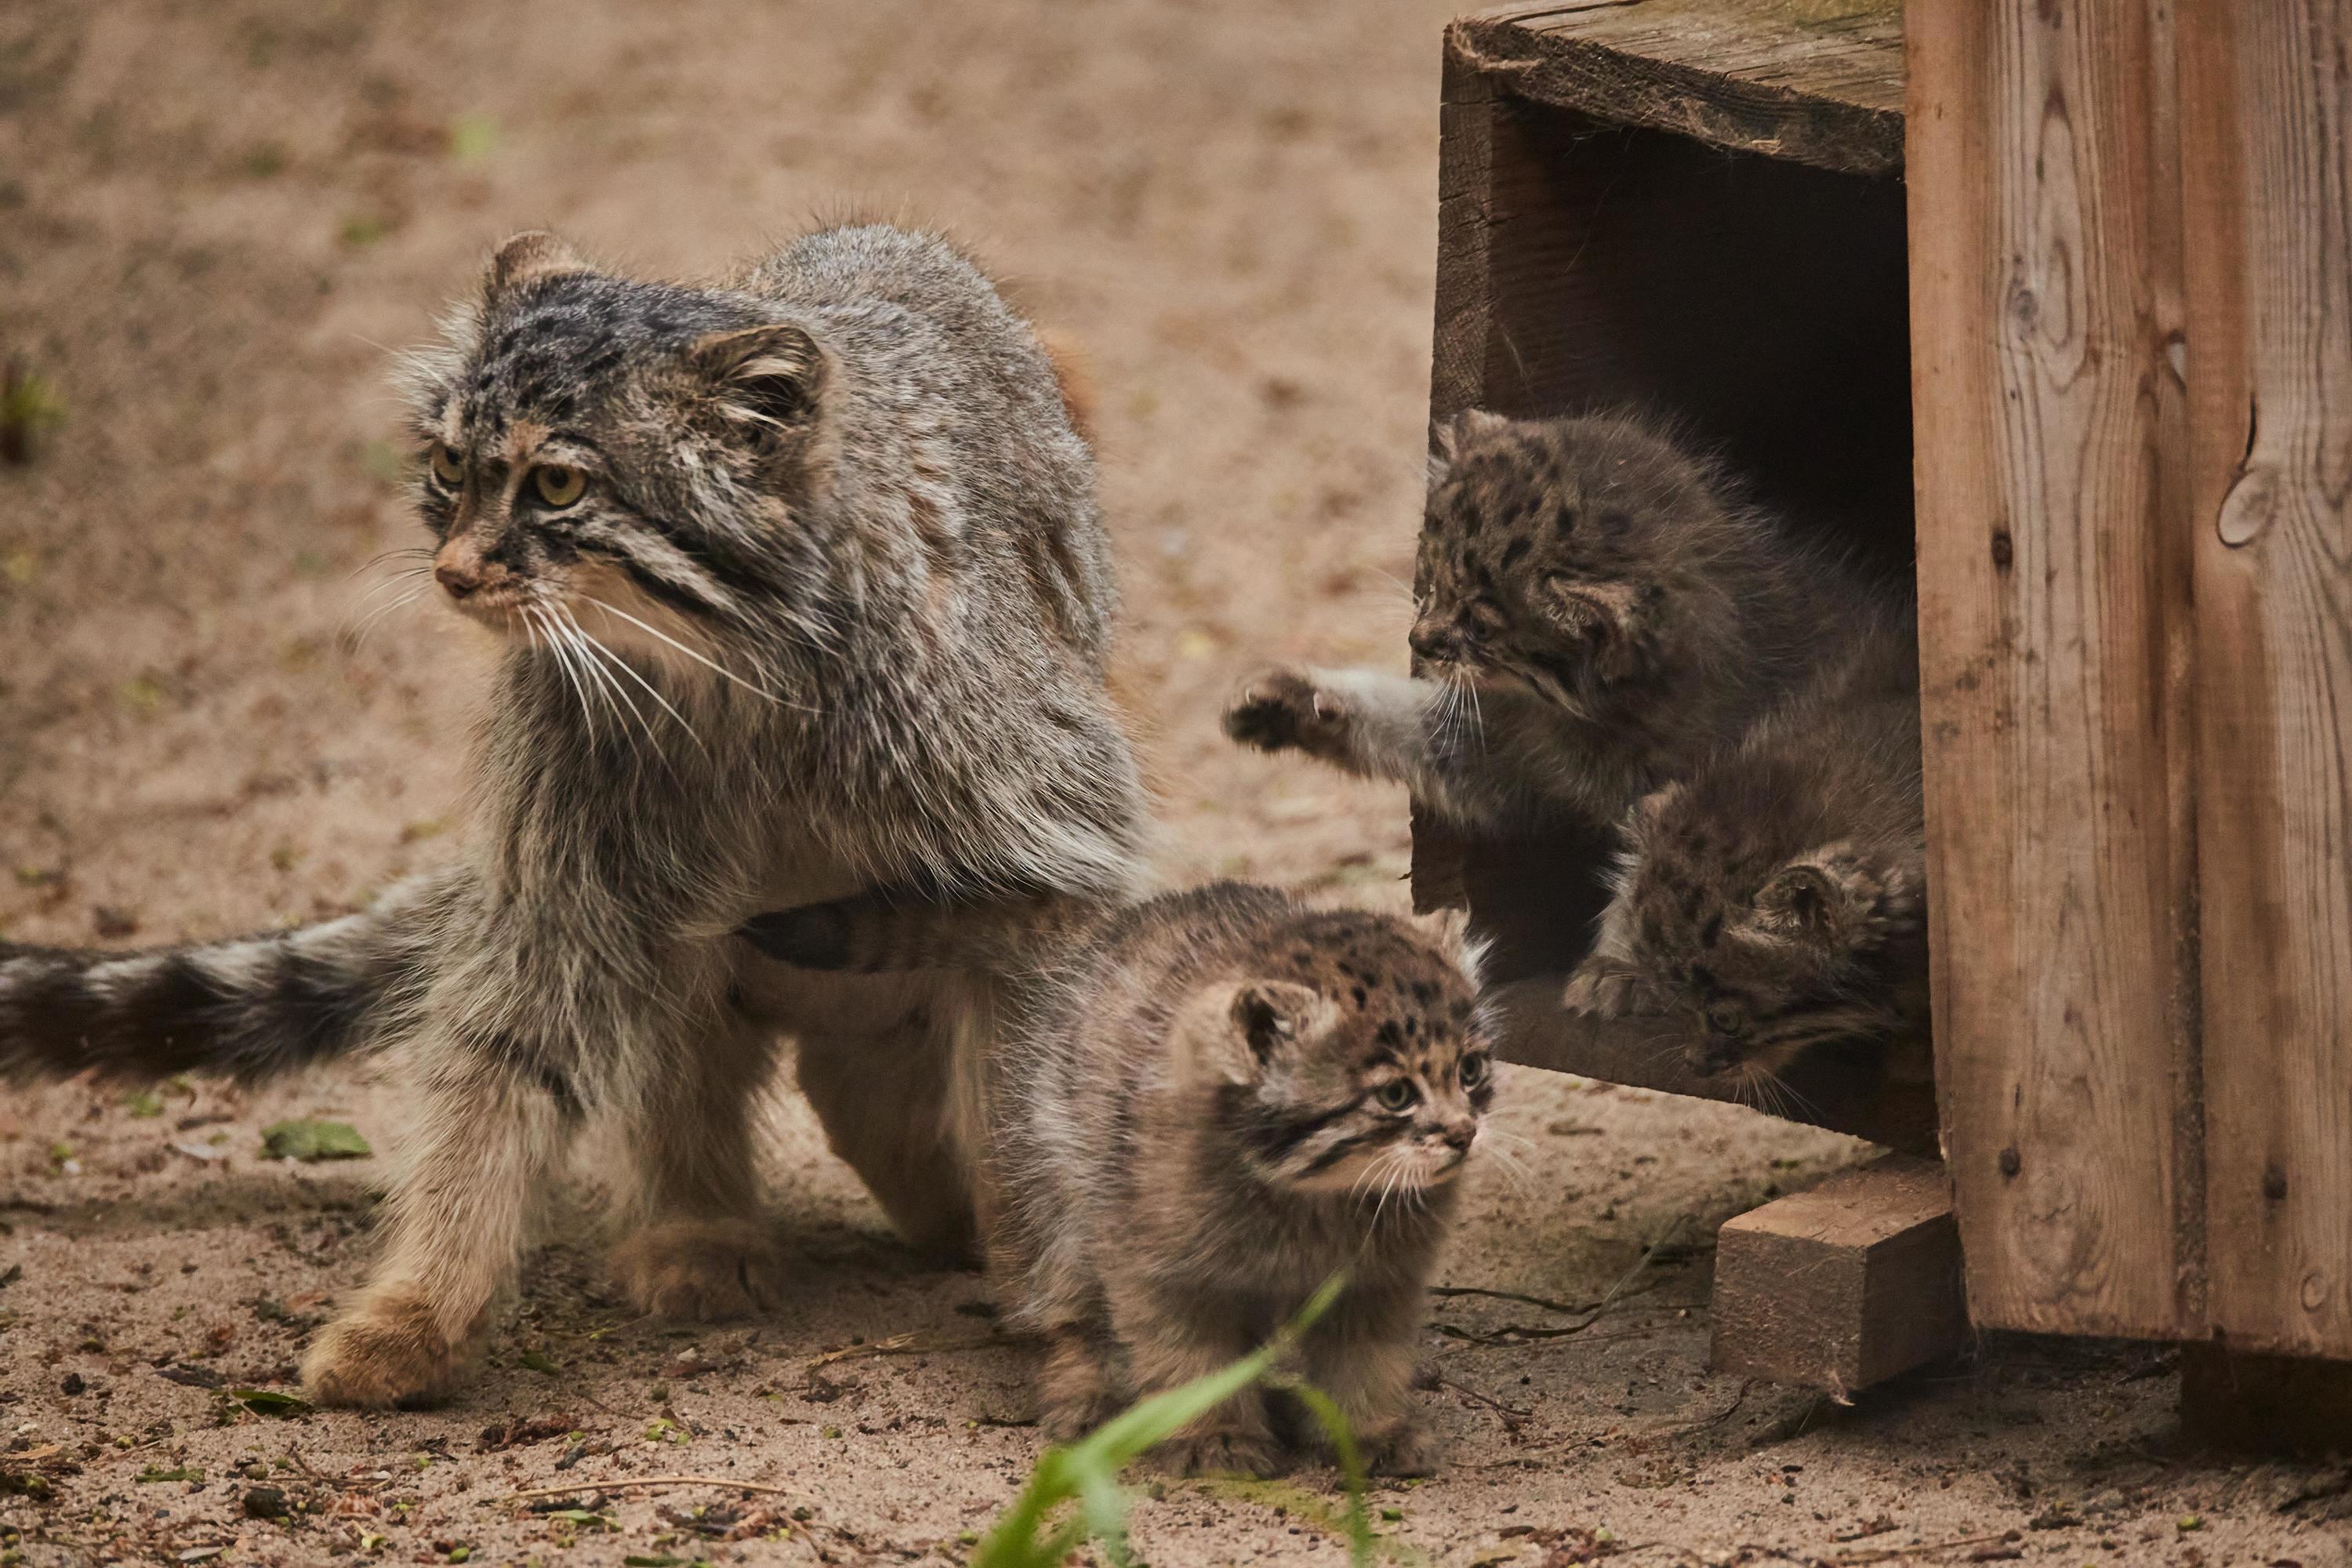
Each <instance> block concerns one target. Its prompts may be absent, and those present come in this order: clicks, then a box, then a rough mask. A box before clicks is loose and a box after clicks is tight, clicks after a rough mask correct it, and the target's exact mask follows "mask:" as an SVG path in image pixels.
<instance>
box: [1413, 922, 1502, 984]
mask: <svg viewBox="0 0 2352 1568" xmlns="http://www.w3.org/2000/svg"><path fill="white" fill-rule="evenodd" d="M1413 923H1414V924H1416V925H1418V926H1419V927H1421V929H1422V932H1423V934H1424V935H1426V936H1427V937H1428V938H1429V939H1430V941H1432V942H1434V943H1436V945H1437V951H1438V952H1441V953H1443V954H1444V957H1445V962H1446V963H1450V964H1452V965H1454V968H1456V969H1458V970H1460V971H1461V972H1462V978H1463V979H1465V980H1467V981H1468V982H1470V984H1471V985H1472V986H1473V987H1474V988H1475V986H1476V985H1477V984H1478V973H1479V970H1480V968H1481V967H1482V966H1483V965H1484V964H1485V963H1486V947H1487V944H1486V942H1484V941H1483V940H1481V939H1480V938H1477V937H1475V936H1472V935H1471V934H1470V911H1469V910H1466V909H1463V908H1461V907H1459V906H1449V907H1447V908H1445V909H1438V910H1430V911H1429V912H1428V913H1427V914H1423V915H1416V916H1414V917H1413Z"/></svg>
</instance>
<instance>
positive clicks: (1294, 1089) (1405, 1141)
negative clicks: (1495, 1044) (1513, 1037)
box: [1177, 910, 1495, 1202]
mask: <svg viewBox="0 0 2352 1568" xmlns="http://www.w3.org/2000/svg"><path fill="white" fill-rule="evenodd" d="M1269 948H1270V951H1269V952H1267V953H1266V954H1265V956H1264V957H1263V958H1261V959H1260V960H1258V961H1257V962H1256V963H1255V964H1254V965H1253V966H1252V970H1251V973H1247V974H1245V975H1242V976H1239V977H1229V978H1226V979H1223V980H1221V981H1218V982H1216V983H1214V984H1209V985H1206V986H1204V987H1202V988H1201V989H1200V990H1199V991H1197V992H1196V993H1194V994H1193V995H1192V997H1191V998H1190V1000H1189V1002H1188V1004H1187V1005H1186V1006H1185V1008H1184V1010H1183V1012H1182V1014H1181V1016H1180V1018H1179V1021H1178V1051H1177V1059H1178V1063H1179V1067H1178V1070H1179V1071H1189V1072H1191V1073H1192V1074H1195V1075H1197V1078H1198V1079H1199V1080H1200V1081H1202V1082H1203V1083H1205V1084H1207V1085H1209V1086H1210V1087H1211V1088H1212V1089H1213V1104H1214V1108H1215V1109H1214V1112H1213V1114H1214V1115H1215V1116H1216V1117H1217V1118H1218V1119H1219V1121H1221V1122H1222V1123H1223V1126H1224V1128H1225V1129H1226V1130H1227V1131H1230V1132H1231V1133H1232V1134H1233V1135H1234V1140H1235V1142H1236V1144H1237V1146H1238V1149H1239V1151H1240V1155H1241V1159H1242V1161H1243V1163H1244V1164H1245V1165H1246V1166H1247V1167H1248V1168H1249V1169H1250V1171H1251V1172H1252V1173H1254V1174H1255V1176H1257V1177H1258V1179H1260V1180H1262V1181H1264V1182H1266V1183H1268V1184H1273V1185H1276V1186H1283V1187H1288V1188H1292V1189H1296V1190H1300V1191H1305V1192H1312V1193H1324V1194H1352V1195H1354V1196H1356V1197H1359V1198H1364V1199H1369V1200H1371V1201H1374V1202H1382V1201H1385V1200H1387V1199H1388V1198H1391V1197H1406V1198H1410V1197H1411V1196H1412V1195H1413V1194H1420V1193H1423V1192H1424V1191H1426V1190H1427V1189H1430V1188H1433V1187H1436V1186H1440V1185H1443V1184H1446V1183H1448V1182H1451V1181H1452V1180H1453V1179H1454V1176H1455V1175H1456V1174H1458V1173H1460V1171H1461V1169H1462V1167H1463V1164H1464V1163H1465V1161H1466V1160H1467V1159H1468V1158H1469V1155H1470V1152H1471V1150H1472V1149H1473V1147H1475V1144H1476V1142H1477V1141H1478V1136H1479V1133H1480V1131H1481V1130H1482V1129H1483V1128H1484V1126H1485V1122H1486V1110H1487V1106H1488V1105H1489V1103H1490V1102H1491V1101H1492V1100H1493V1098H1494V1092H1495V1088H1494V1070H1493V1062H1492V1058H1491V1057H1490V1055H1489V1053H1488V1048H1487V1041H1486V1026H1485V1025H1484V1022H1483V1021H1482V1019H1481V1016H1480V1014H1479V1011H1478V1003H1477V988H1476V984H1475V958H1476V955H1475V951H1474V950H1472V949H1471V948H1470V947H1469V946H1468V944H1467V942H1466V941H1465V938H1464V936H1463V931H1462V926H1461V923H1460V922H1459V921H1451V920H1449V921H1445V922H1444V924H1443V926H1442V927H1441V928H1440V929H1437V930H1434V931H1433V930H1432V929H1429V928H1426V927H1424V926H1423V925H1422V924H1420V923H1417V922H1412V921H1403V920H1398V919H1394V918H1391V917H1388V916H1382V915H1374V914H1370V913H1366V912H1364V911H1361V910H1307V911H1302V912H1301V913H1300V914H1299V915H1298V916H1297V918H1296V919H1295V920H1294V921H1291V922H1290V924H1289V927H1288V929H1287V930H1286V931H1282V932H1280V933H1279V935H1278V936H1277V937H1276V940H1275V941H1273V942H1270V943H1269Z"/></svg>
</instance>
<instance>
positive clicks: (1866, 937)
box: [1567, 608, 1927, 1098]
mask: <svg viewBox="0 0 2352 1568" xmlns="http://www.w3.org/2000/svg"><path fill="white" fill-rule="evenodd" d="M1916 650H1917V644H1916V636H1915V633H1914V631H1913V628H1912V626H1911V623H1910V621H1909V619H1908V617H1906V616H1902V615H1900V614H1898V613H1896V612H1895V610H1893V609H1892V608H1889V609H1885V610H1882V611H1881V612H1880V613H1878V614H1876V615H1874V616H1865V617H1863V618H1860V619H1857V620H1853V621H1850V622H1849V623H1848V626H1847V628H1846V635H1845V636H1844V637H1842V638H1840V639H1838V641H1837V643H1836V645H1835V646H1834V648H1833V651H1832V653H1831V655H1830V656H1829V657H1828V658H1825V659H1824V661H1823V662H1822V666H1821V667H1820V668H1818V669H1817V670H1816V671H1815V672H1814V674H1813V676H1812V678H1811V679H1810V680H1808V681H1807V682H1806V683H1805V684H1804V685H1803V686H1802V687H1801V688H1800V689H1798V690H1797V691H1796V692H1795V693H1793V694H1791V696H1790V698H1789V700H1787V701H1785V702H1784V703H1782V704H1781V705H1780V706H1779V707H1777V708H1775V709H1773V710H1771V711H1769V712H1768V713H1767V714H1766V715H1765V716H1764V717H1763V718H1762V719H1760V720H1759V721H1757V723H1756V724H1755V725H1754V726H1753V727H1752V728H1751V729H1750V730H1749V731H1748V733H1747V734H1746V735H1744V736H1742V737H1741V738H1740V740H1739V742H1738V744H1737V745H1734V746H1732V747H1730V748H1728V749H1727V750H1726V751H1725V752H1722V753H1721V754H1720V755H1718V756H1717V757H1715V758H1712V759H1710V760H1709V761H1707V762H1706V763H1704V764H1702V765H1701V766H1700V767H1699V768H1698V769H1697V770H1696V772H1694V773H1692V774H1691V776H1690V777H1689V778H1687V779H1685V780H1679V781H1677V782H1675V783H1674V784H1668V785H1666V787H1665V788H1664V789H1662V790H1660V791H1658V792H1656V793H1655V794H1654V795H1649V796H1648V797H1646V798H1645V799H1643V800H1642V801H1641V802H1640V803H1639V804H1637V805H1635V806H1634V807H1633V809H1632V810H1631V811H1630V812H1629V813H1628V814H1627V816H1626V820H1625V826H1624V846H1625V847H1624V853H1623V858H1622V861H1621V862H1620V864H1619V866H1618V868H1617V873H1616V876H1615V878H1614V887H1615V896H1614V898H1613V899H1612V900H1611V902H1610V905H1609V908H1608V910H1607V911H1606V912H1605V913H1604V914H1603V915H1602V917H1601V934H1600V940H1599V942H1598V943H1597V944H1596V946H1595V948H1594V951H1593V953H1592V955H1591V957H1590V958H1589V959H1587V960H1586V962H1585V963H1584V964H1583V965H1582V966H1581V967H1580V969H1579V970H1578V971H1577V973H1576V974H1575V976H1574V977H1573V978H1572V979H1571V981H1570V984H1569V988H1568V994H1567V1002H1568V1005H1570V1006H1571V1007H1575V1008H1579V1009H1581V1010H1585V1011H1591V1012H1595V1013H1600V1014H1603V1015H1614V1014H1621V1013H1626V1012H1640V1013H1668V1014H1673V1015H1675V1016H1680V1017H1682V1018H1685V1019H1686V1020H1687V1021H1688V1022H1689V1023H1690V1025H1691V1032H1690V1035H1689V1037H1688V1038H1689V1041H1690V1043H1689V1045H1688V1046H1687V1047H1686V1048H1685V1050H1686V1056H1687V1058H1688V1059H1689V1064H1690V1066H1691V1067H1692V1068H1694V1069H1695V1070H1696V1071H1698V1072H1701V1073H1707V1074H1717V1073H1721V1074H1730V1075H1734V1077H1735V1079H1736V1081H1737V1082H1738V1085H1739V1086H1740V1087H1741V1088H1743V1089H1751V1090H1753V1091H1754V1092H1755V1093H1756V1094H1757V1095H1758V1096H1759V1097H1761V1098H1769V1096H1770V1095H1771V1094H1772V1092H1773V1086H1774V1084H1775V1082H1776V1081H1777V1079H1779V1078H1780V1075H1782V1074H1783V1073H1785V1072H1786V1071H1787V1070H1788V1068H1790V1066H1791V1065H1792V1064H1793V1063H1794V1062H1795V1061H1796V1060H1797V1058H1799V1057H1800V1056H1801V1055H1804V1054H1805V1053H1807V1052H1808V1051H1820V1052H1823V1053H1828V1054H1840V1055H1843V1056H1844V1057H1846V1058H1853V1059H1856V1060H1861V1059H1864V1058H1869V1057H1872V1056H1874V1055H1877V1054H1879V1053H1881V1052H1883V1051H1884V1049H1885V1047H1887V1046H1889V1045H1891V1044H1894V1043H1895V1042H1896V1041H1899V1040H1904V1039H1924V1038H1925V1037H1926V1034H1927V925H1926V909H1925V892H1926V887H1927V841H1926V830H1925V814H1924V805H1923V802H1922V799H1921V794H1920V750H1919V684H1918V661H1917V651H1916Z"/></svg>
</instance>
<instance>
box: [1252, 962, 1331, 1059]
mask: <svg viewBox="0 0 2352 1568" xmlns="http://www.w3.org/2000/svg"><path fill="white" fill-rule="evenodd" d="M1322 1004H1323V998H1322V997H1320V996H1318V995H1317V994H1315V993H1314V992H1313V991H1311V990H1309V989H1308V988H1307V987H1306V986H1304V985H1294V984H1291V983H1290V982H1288V981H1286V980H1252V981H1247V982H1245V983H1244V984H1242V985H1241V986H1239V987H1238V988H1237V989H1235V991H1234V1001H1233V1006H1232V1008H1231V1016H1232V1018H1233V1027H1234V1036H1235V1037H1236V1038H1238V1039H1239V1040H1240V1041H1241V1043H1242V1045H1243V1046H1244V1047H1246V1048H1247V1049H1248V1051H1249V1054H1250V1055H1251V1057H1252V1058H1255V1060H1256V1061H1257V1064H1258V1065H1259V1066H1260V1067H1263V1066H1265V1064H1266V1063H1267V1062H1269V1061H1272V1060H1273V1059H1274V1058H1275V1055H1276V1052H1278V1051H1280V1050H1281V1049H1282V1048H1283V1047H1286V1046H1287V1045H1288V1044H1289V1043H1290V1042H1291V1041H1293V1040H1295V1039H1297V1037H1299V1035H1300V1034H1301V1033H1302V1032H1303V1031H1305V1030H1306V1029H1307V1026H1308V1024H1309V1021H1310V1020H1311V1019H1312V1017H1313V1016H1314V1014H1315V1012H1316V1011H1317V1009H1318V1007H1319V1006H1321V1005H1322Z"/></svg>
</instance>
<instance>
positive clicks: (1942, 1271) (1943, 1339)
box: [1710, 1154, 1969, 1395]
mask: <svg viewBox="0 0 2352 1568" xmlns="http://www.w3.org/2000/svg"><path fill="white" fill-rule="evenodd" d="M1713 1317H1714V1320H1715V1326H1714V1349H1713V1352H1712V1355H1711V1357H1710V1362H1711V1364H1712V1365H1713V1366H1714V1368H1715V1370H1716V1371H1717V1372H1727V1373H1735V1374H1738V1375H1743V1376H1749V1377H1769V1378H1770V1379H1772V1380H1773V1381H1774V1382H1776V1383H1791V1384H1799V1385H1801V1386H1803V1387H1808V1388H1820V1389H1825V1390H1827V1391H1829V1392H1830V1393H1832V1394H1841V1395H1843V1394H1849V1393H1852V1392H1853V1391H1854V1390H1856V1389H1861V1388H1867V1387H1869V1386H1870V1385H1871V1384H1876V1383H1884V1382H1885V1380H1886V1379H1888V1378H1890V1377H1894V1376H1895V1375H1897V1374H1899V1373H1906V1372H1909V1371H1910V1370H1912V1369H1913V1368H1914V1367H1917V1366H1922V1365H1925V1364H1926V1363H1929V1362H1932V1361H1937V1360H1940V1359H1942V1358H1944V1357H1946V1356H1949V1355H1953V1354H1955V1353H1957V1352H1959V1351H1960V1350H1962V1349H1964V1348H1965V1347H1966V1346H1967V1344H1968V1341H1969V1319H1968V1311H1967V1309H1966V1306H1965V1303H1964V1302H1963V1300H1962V1299H1961V1289H1960V1237H1959V1231H1958V1227H1957V1226H1955V1225H1954V1224H1953V1222H1952V1190H1951V1182H1950V1179H1949V1178H1948V1176H1946V1174H1945V1173H1944V1167H1943V1166H1942V1165H1941V1164H1940V1163H1937V1162H1936V1161H1933V1160H1916V1159H1910V1158H1907V1157H1906V1156H1904V1155H1900V1154H1890V1155H1888V1156H1886V1157H1885V1159H1882V1160H1877V1161H1874V1162H1873V1163H1870V1164H1868V1165H1864V1166H1862V1167H1860V1168H1859V1169H1856V1170H1851V1171H1841V1172H1839V1173H1837V1174H1836V1175H1834V1176H1832V1177H1831V1178H1830V1179H1829V1180H1827V1181H1825V1182H1823V1183H1822V1184H1820V1185H1819V1186H1816V1187H1813V1188H1811V1189H1809V1190H1807V1191H1805V1192H1801V1193H1792V1194H1790V1195H1789V1196H1787V1197H1784V1198H1778V1199H1775V1200H1774V1201H1773V1202H1771V1203H1769V1204H1766V1205H1764V1206H1763V1207H1762V1208H1759V1209H1753V1210H1750V1211H1749V1212H1748V1213H1747V1214H1744V1215H1739V1216H1738V1218H1736V1219H1731V1220H1727V1221H1726V1222H1725V1223H1724V1226H1723V1228H1722V1229H1721V1230H1720V1231H1719V1232H1718V1233H1717V1238H1716V1255H1715V1301H1714V1307H1713Z"/></svg>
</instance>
